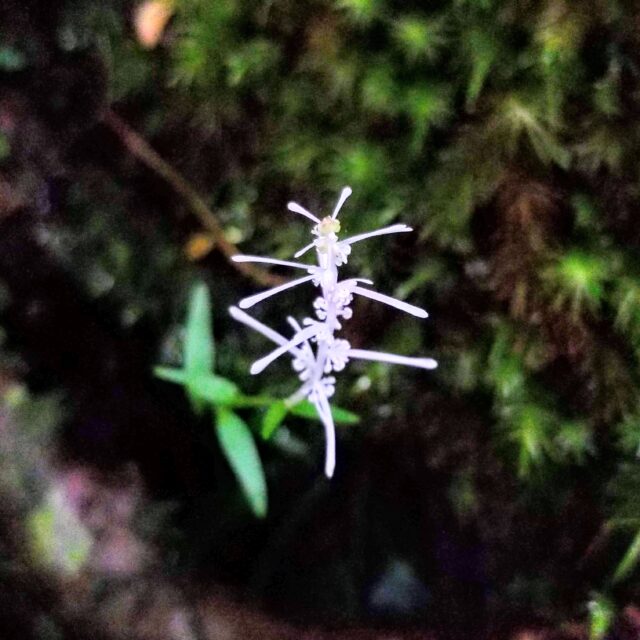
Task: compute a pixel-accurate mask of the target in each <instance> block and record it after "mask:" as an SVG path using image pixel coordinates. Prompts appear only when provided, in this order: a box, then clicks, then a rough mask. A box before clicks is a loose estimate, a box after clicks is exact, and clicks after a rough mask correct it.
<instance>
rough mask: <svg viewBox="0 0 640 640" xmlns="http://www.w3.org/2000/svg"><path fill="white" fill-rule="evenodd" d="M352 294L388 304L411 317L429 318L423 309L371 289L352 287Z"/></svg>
mask: <svg viewBox="0 0 640 640" xmlns="http://www.w3.org/2000/svg"><path fill="white" fill-rule="evenodd" d="M353 293H357V294H359V295H361V296H365V298H371V300H376V301H377V302H382V303H383V304H388V305H389V306H391V307H395V308H396V309H400V311H404V312H406V313H410V314H411V315H412V316H417V317H418V318H428V317H429V314H428V313H427V312H426V311H425V310H424V309H421V308H420V307H415V306H413V305H412V304H408V303H407V302H402V300H396V299H395V298H392V297H391V296H385V295H384V293H378V292H377V291H372V290H371V289H363V288H362V287H354V288H353Z"/></svg>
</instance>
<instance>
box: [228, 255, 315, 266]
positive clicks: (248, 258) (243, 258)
mask: <svg viewBox="0 0 640 640" xmlns="http://www.w3.org/2000/svg"><path fill="white" fill-rule="evenodd" d="M231 259H232V260H233V261H234V262H264V263H265V264H277V265H279V266H281V267H295V268H296V269H308V268H309V266H311V265H308V264H302V262H290V261H289V260H277V259H276V258H265V257H263V256H245V255H235V256H233V257H232V258H231Z"/></svg>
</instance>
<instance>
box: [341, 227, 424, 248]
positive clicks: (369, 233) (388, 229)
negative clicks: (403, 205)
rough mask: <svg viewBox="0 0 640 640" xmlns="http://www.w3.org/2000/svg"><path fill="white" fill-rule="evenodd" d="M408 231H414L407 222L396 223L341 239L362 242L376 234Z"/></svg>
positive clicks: (347, 241)
mask: <svg viewBox="0 0 640 640" xmlns="http://www.w3.org/2000/svg"><path fill="white" fill-rule="evenodd" d="M407 231H413V229H412V228H411V227H408V226H407V225H406V224H394V225H391V226H390V227H383V228H382V229H376V231H367V232H366V233H359V234H358V235H357V236H351V237H350V238H345V239H344V240H340V242H341V243H344V244H353V243H354V242H360V240H366V239H367V238H373V237H375V236H384V235H387V234H388V233H406V232H407Z"/></svg>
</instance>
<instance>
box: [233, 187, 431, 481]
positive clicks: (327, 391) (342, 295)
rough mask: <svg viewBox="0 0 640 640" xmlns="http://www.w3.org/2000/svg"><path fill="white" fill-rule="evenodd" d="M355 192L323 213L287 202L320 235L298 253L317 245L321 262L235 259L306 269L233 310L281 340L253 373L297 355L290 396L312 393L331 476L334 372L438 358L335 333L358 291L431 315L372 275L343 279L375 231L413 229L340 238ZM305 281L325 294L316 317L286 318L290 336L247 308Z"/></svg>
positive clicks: (242, 319)
mask: <svg viewBox="0 0 640 640" xmlns="http://www.w3.org/2000/svg"><path fill="white" fill-rule="evenodd" d="M350 195H351V189H350V188H349V187H345V188H344V189H343V190H342V193H341V194H340V198H339V199H338V203H337V204H336V206H335V209H334V210H333V213H332V214H331V215H330V216H326V217H324V218H322V219H320V218H318V217H316V216H315V215H314V214H313V213H311V212H310V211H307V210H306V209H305V208H303V207H301V206H300V205H299V204H297V203H296V202H290V203H289V204H288V209H289V210H290V211H293V212H294V213H297V214H299V215H301V216H304V217H305V218H308V219H309V220H311V221H312V222H313V223H314V227H313V229H312V234H313V235H314V236H315V238H314V240H313V241H312V242H311V243H309V244H308V245H307V246H306V247H303V248H302V249H300V251H298V252H297V253H296V254H295V256H294V257H295V258H300V257H301V256H302V255H304V254H305V253H307V252H308V251H310V250H312V249H315V251H316V254H317V258H318V263H317V264H315V265H309V264H303V263H301V262H290V261H288V260H276V259H274V258H264V257H261V256H246V255H236V256H234V257H233V259H234V260H235V261H236V262H262V263H267V264H274V265H280V266H285V267H291V268H292V269H300V270H301V271H304V272H305V273H306V275H305V276H302V277H300V278H296V279H295V280H291V281H290V282H286V283H285V284H282V285H280V286H277V287H273V288H271V289H268V290H267V291H263V292H262V293H258V294H256V295H253V296H249V297H248V298H244V299H243V300H241V301H240V302H239V304H238V306H237V307H231V308H230V309H229V313H230V314H231V315H232V317H233V318H235V319H236V320H238V321H240V322H242V323H244V324H246V325H247V326H249V327H251V328H252V329H255V330H256V331H258V332H259V333H261V334H262V335H263V336H265V337H266V338H268V339H269V340H271V341H272V342H274V343H275V344H276V345H277V348H276V349H274V350H273V351H271V353H269V354H267V355H266V356H264V357H263V358H260V359H259V360H257V361H256V362H254V363H253V365H252V366H251V373H252V374H257V373H260V372H261V371H263V370H264V369H265V368H266V367H268V366H269V365H270V364H271V363H272V362H273V361H274V360H276V359H277V358H279V357H280V356H281V355H283V354H285V353H289V354H290V355H291V356H292V358H293V362H292V364H293V368H294V370H295V371H296V373H297V374H298V377H299V378H300V381H301V382H302V385H301V387H300V389H299V390H298V391H297V392H296V393H295V394H294V395H293V396H292V397H291V398H290V402H297V401H299V400H301V399H303V398H308V399H309V401H310V402H312V403H313V404H314V406H315V407H316V410H317V412H318V415H319V417H320V419H321V421H322V423H323V425H324V428H325V434H326V439H327V447H326V458H325V467H324V470H325V473H326V475H327V476H328V477H331V476H332V475H333V471H334V468H335V459H336V445H335V428H334V424H333V418H332V415H331V407H330V405H329V398H330V397H331V396H332V395H333V393H334V391H335V382H336V379H335V377H334V376H333V375H331V374H332V373H335V372H339V371H342V370H343V369H344V368H345V366H346V364H347V363H348V362H349V360H351V359H360V360H376V361H379V362H390V363H393V364H404V365H409V366H413V367H420V368H423V369H434V368H435V367H436V366H437V363H436V361H435V360H433V359H432V358H409V357H406V356H400V355H395V354H391V353H382V352H379V351H367V350H364V349H352V348H351V345H350V344H349V342H348V341H347V340H344V339H342V338H337V337H336V335H335V334H336V332H337V331H339V330H340V329H341V328H342V322H343V321H345V320H349V319H350V318H351V317H352V315H353V310H352V309H351V306H350V305H351V303H352V301H353V297H354V296H362V297H365V298H370V299H372V300H375V301H377V302H382V303H383V304H387V305H390V306H392V307H396V308H397V309H400V310H401V311H405V312H406V313H410V314H412V315H414V316H417V317H418V318H426V317H427V315H428V314H427V312H426V311H424V310H423V309H420V308H419V307H415V306H413V305H411V304H408V303H406V302H402V301H401V300H396V299H395V298H391V297H390V296H387V295H384V294H382V293H378V292H377V291H374V290H373V289H369V288H367V286H363V285H372V284H373V283H372V282H371V281H370V280H366V279H364V278H349V279H345V280H340V279H339V277H338V267H341V266H342V265H344V264H346V263H347V260H348V258H349V255H350V253H351V245H353V244H355V243H356V242H360V241H361V240H366V239H367V238H372V237H374V236H381V235H386V234H389V233H405V232H407V231H411V229H410V228H409V227H408V226H406V225H404V224H394V225H391V226H389V227H384V228H382V229H377V230H376V231H370V232H368V233H362V234H359V235H355V236H352V237H350V238H346V239H344V240H340V239H339V238H338V233H339V232H340V221H339V220H338V213H339V212H340V209H341V208H342V205H343V204H344V203H345V201H346V199H347V198H348V197H349V196H350ZM305 282H311V283H312V284H313V285H314V286H315V287H316V288H317V289H318V290H319V294H320V295H319V296H318V297H317V298H316V299H315V301H314V303H313V308H314V312H315V316H316V317H315V318H304V319H303V321H302V324H300V323H298V322H297V321H296V320H295V319H294V318H291V317H289V318H287V320H288V322H289V324H290V325H291V327H292V329H293V332H294V333H293V337H291V338H285V337H284V336H282V335H281V334H279V333H278V332H276V331H274V330H273V329H271V328H270V327H267V326H266V325H264V324H262V323H261V322H258V321H257V320H256V319H255V318H253V317H251V316H250V315H248V314H247V313H245V312H244V311H243V309H248V308H249V307H252V306H253V305H255V304H257V303H258V302H261V301H262V300H264V299H266V298H269V297H271V296H273V295H275V294H277V293H280V292H281V291H285V290H287V289H291V288H293V287H296V286H298V285H300V284H303V283H305Z"/></svg>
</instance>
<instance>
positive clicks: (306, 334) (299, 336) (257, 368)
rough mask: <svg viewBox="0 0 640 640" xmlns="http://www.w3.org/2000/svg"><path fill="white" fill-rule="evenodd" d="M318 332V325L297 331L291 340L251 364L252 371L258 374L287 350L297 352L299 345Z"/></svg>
mask: <svg viewBox="0 0 640 640" xmlns="http://www.w3.org/2000/svg"><path fill="white" fill-rule="evenodd" d="M317 332H318V327H317V326H311V327H306V328H305V329H303V330H302V331H300V332H298V333H296V335H295V336H293V338H291V340H289V341H288V342H287V343H286V344H283V345H281V346H279V347H278V348H277V349H274V350H273V351H272V352H271V353H268V354H267V355H266V356H264V358H260V360H256V361H255V362H254V363H253V364H252V365H251V369H250V371H251V373H252V374H253V375H256V374H257V373H260V372H261V371H264V369H266V368H267V367H268V366H269V365H270V364H271V363H272V362H273V361H274V360H276V359H277V358H279V357H280V356H281V355H282V354H283V353H286V352H287V351H291V352H292V353H296V352H297V351H298V350H297V349H295V348H294V347H296V346H297V345H299V344H300V343H301V342H304V341H305V340H308V339H309V338H311V337H313V336H314V335H315V334H316V333H317Z"/></svg>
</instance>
